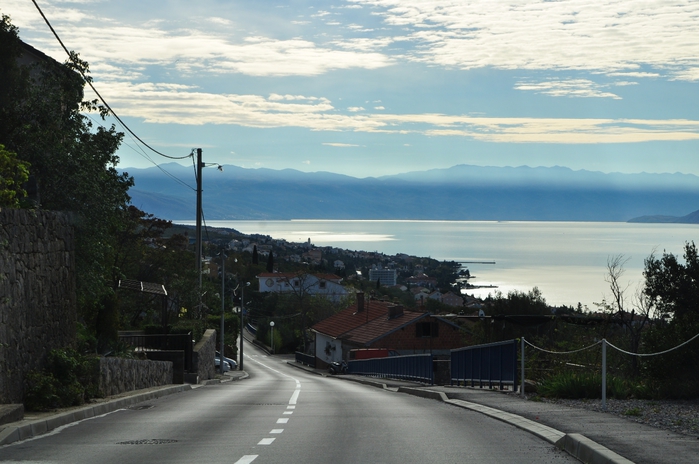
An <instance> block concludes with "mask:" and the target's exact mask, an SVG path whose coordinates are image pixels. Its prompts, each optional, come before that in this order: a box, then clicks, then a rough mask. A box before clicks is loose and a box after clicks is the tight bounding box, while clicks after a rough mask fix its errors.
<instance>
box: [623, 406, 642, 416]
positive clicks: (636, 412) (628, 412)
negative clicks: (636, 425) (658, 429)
mask: <svg viewBox="0 0 699 464" xmlns="http://www.w3.org/2000/svg"><path fill="white" fill-rule="evenodd" d="M624 415H625V416H633V417H639V416H641V415H643V413H642V412H641V409H640V408H631V409H627V410H626V411H624Z"/></svg>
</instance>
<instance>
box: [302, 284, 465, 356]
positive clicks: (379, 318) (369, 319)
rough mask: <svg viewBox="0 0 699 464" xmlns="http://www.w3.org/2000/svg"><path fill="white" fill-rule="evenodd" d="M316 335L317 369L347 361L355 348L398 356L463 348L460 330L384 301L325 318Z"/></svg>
mask: <svg viewBox="0 0 699 464" xmlns="http://www.w3.org/2000/svg"><path fill="white" fill-rule="evenodd" d="M311 330H312V331H313V332H314V333H315V355H316V366H317V367H321V368H322V367H323V366H325V365H327V364H329V363H331V362H334V361H340V360H342V359H345V360H347V359H349V351H350V350H352V349H356V348H389V349H391V350H395V351H398V353H400V354H403V355H405V354H416V353H433V354H448V352H449V350H452V349H455V348H460V347H462V346H464V345H465V344H466V343H465V340H464V333H463V332H462V331H461V330H460V327H459V326H458V325H456V324H454V323H452V322H450V321H448V320H446V319H443V318H439V317H436V316H434V315H432V314H431V313H428V312H425V311H408V310H405V309H404V308H403V307H402V306H400V305H395V304H392V303H389V302H385V301H378V300H372V299H369V300H365V299H364V294H363V293H358V294H357V303H356V304H354V305H352V306H350V307H349V308H347V309H345V310H343V311H340V312H339V313H337V314H335V315H333V316H331V317H329V318H327V319H324V320H322V321H320V322H318V323H317V324H315V325H314V326H313V327H311Z"/></svg>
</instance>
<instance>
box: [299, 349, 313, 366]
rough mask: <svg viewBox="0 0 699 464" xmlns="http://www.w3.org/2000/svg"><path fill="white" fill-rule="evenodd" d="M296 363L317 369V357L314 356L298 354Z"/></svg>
mask: <svg viewBox="0 0 699 464" xmlns="http://www.w3.org/2000/svg"><path fill="white" fill-rule="evenodd" d="M296 362H297V363H300V364H305V365H306V366H310V367H316V357H315V356H314V355H312V354H305V353H301V352H300V351H297V352H296Z"/></svg>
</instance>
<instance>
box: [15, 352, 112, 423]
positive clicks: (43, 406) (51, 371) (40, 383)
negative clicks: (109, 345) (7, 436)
mask: <svg viewBox="0 0 699 464" xmlns="http://www.w3.org/2000/svg"><path fill="white" fill-rule="evenodd" d="M98 374H99V358H98V357H96V356H83V355H81V354H79V353H78V352H76V351H74V350H71V349H59V350H51V351H50V352H49V355H48V357H47V365H46V368H45V369H44V370H43V371H42V372H37V371H33V372H30V373H29V374H28V375H27V377H26V379H25V394H24V406H25V407H26V408H27V410H28V411H42V410H47V409H53V408H61V407H67V406H77V405H80V404H83V403H84V402H85V401H87V400H89V399H91V398H94V397H96V396H97V395H98V392H99V380H98Z"/></svg>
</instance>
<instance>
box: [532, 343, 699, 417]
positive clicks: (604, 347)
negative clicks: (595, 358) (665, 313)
mask: <svg viewBox="0 0 699 464" xmlns="http://www.w3.org/2000/svg"><path fill="white" fill-rule="evenodd" d="M696 338H699V334H696V335H695V336H693V337H692V338H690V339H689V340H687V341H685V342H683V343H680V344H679V345H677V346H675V347H673V348H670V349H668V350H664V351H659V352H657V353H632V352H630V351H626V350H622V349H621V348H619V347H616V346H614V345H612V344H611V343H609V342H608V341H607V339H605V338H603V339H602V340H600V341H598V342H596V343H593V344H592V345H589V346H586V347H583V348H580V349H577V350H572V351H551V350H546V349H544V348H541V347H539V346H536V345H534V344H532V343H530V342H528V341H527V340H525V339H524V337H522V338H521V348H520V350H521V352H522V356H521V363H522V364H521V369H520V371H521V377H522V378H521V389H520V393H521V395H522V397H524V347H525V345H529V346H530V347H532V348H534V349H535V350H538V351H541V352H543V353H548V354H554V355H558V354H560V355H567V354H573V353H579V352H581V351H585V350H589V349H592V348H594V347H596V346H597V345H602V409H605V410H606V409H607V346H609V347H610V348H614V349H615V350H617V351H618V352H620V353H622V354H626V355H629V356H638V357H651V356H660V355H663V354H667V353H670V352H672V351H675V350H677V349H679V348H682V347H683V346H685V345H687V344H688V343H690V342H692V341H693V340H695V339H696Z"/></svg>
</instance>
